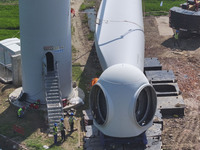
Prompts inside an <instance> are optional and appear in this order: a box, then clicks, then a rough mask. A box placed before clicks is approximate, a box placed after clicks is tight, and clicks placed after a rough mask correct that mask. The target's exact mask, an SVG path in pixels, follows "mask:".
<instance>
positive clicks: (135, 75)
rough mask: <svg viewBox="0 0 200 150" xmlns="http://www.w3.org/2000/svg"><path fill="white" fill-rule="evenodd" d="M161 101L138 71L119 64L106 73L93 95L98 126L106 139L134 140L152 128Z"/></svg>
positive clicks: (95, 121)
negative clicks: (126, 138)
mask: <svg viewBox="0 0 200 150" xmlns="http://www.w3.org/2000/svg"><path fill="white" fill-rule="evenodd" d="M156 104H157V98H156V94H155V91H154V89H153V87H152V86H151V85H150V84H149V82H148V80H147V79H146V77H145V75H144V74H143V72H141V70H139V69H138V68H136V67H134V66H132V65H128V64H117V65H114V66H111V67H109V68H108V69H106V70H105V71H104V72H103V73H102V75H101V76H100V78H99V80H98V82H97V83H96V84H95V85H94V86H93V88H92V90H91V93H90V106H91V109H92V113H93V116H94V125H95V126H96V127H97V128H98V129H99V130H100V131H101V132H103V133H104V134H105V135H108V136H112V137H134V136H137V135H139V134H141V133H143V132H144V131H145V130H147V129H148V128H149V127H150V126H151V125H152V119H153V116H154V114H155V110H156Z"/></svg>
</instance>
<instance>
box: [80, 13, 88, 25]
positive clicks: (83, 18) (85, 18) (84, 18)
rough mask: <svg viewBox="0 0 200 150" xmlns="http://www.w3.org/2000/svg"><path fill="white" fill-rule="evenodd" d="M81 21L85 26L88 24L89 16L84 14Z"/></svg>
mask: <svg viewBox="0 0 200 150" xmlns="http://www.w3.org/2000/svg"><path fill="white" fill-rule="evenodd" d="M81 21H82V23H83V24H88V16H87V14H84V15H83V17H82V20H81Z"/></svg>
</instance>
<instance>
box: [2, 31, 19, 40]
mask: <svg viewBox="0 0 200 150" xmlns="http://www.w3.org/2000/svg"><path fill="white" fill-rule="evenodd" d="M12 37H17V38H20V34H19V30H8V29H0V40H4V39H7V38H12Z"/></svg>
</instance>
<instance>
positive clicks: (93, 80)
mask: <svg viewBox="0 0 200 150" xmlns="http://www.w3.org/2000/svg"><path fill="white" fill-rule="evenodd" d="M98 80H99V78H93V79H92V83H91V85H92V86H93V85H95V84H96V83H97V81H98Z"/></svg>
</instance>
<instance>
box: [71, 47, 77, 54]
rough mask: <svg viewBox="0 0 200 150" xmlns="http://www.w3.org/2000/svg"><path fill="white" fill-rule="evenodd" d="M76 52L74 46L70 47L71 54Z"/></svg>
mask: <svg viewBox="0 0 200 150" xmlns="http://www.w3.org/2000/svg"><path fill="white" fill-rule="evenodd" d="M76 52H77V50H76V48H75V47H74V45H72V53H76Z"/></svg>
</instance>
